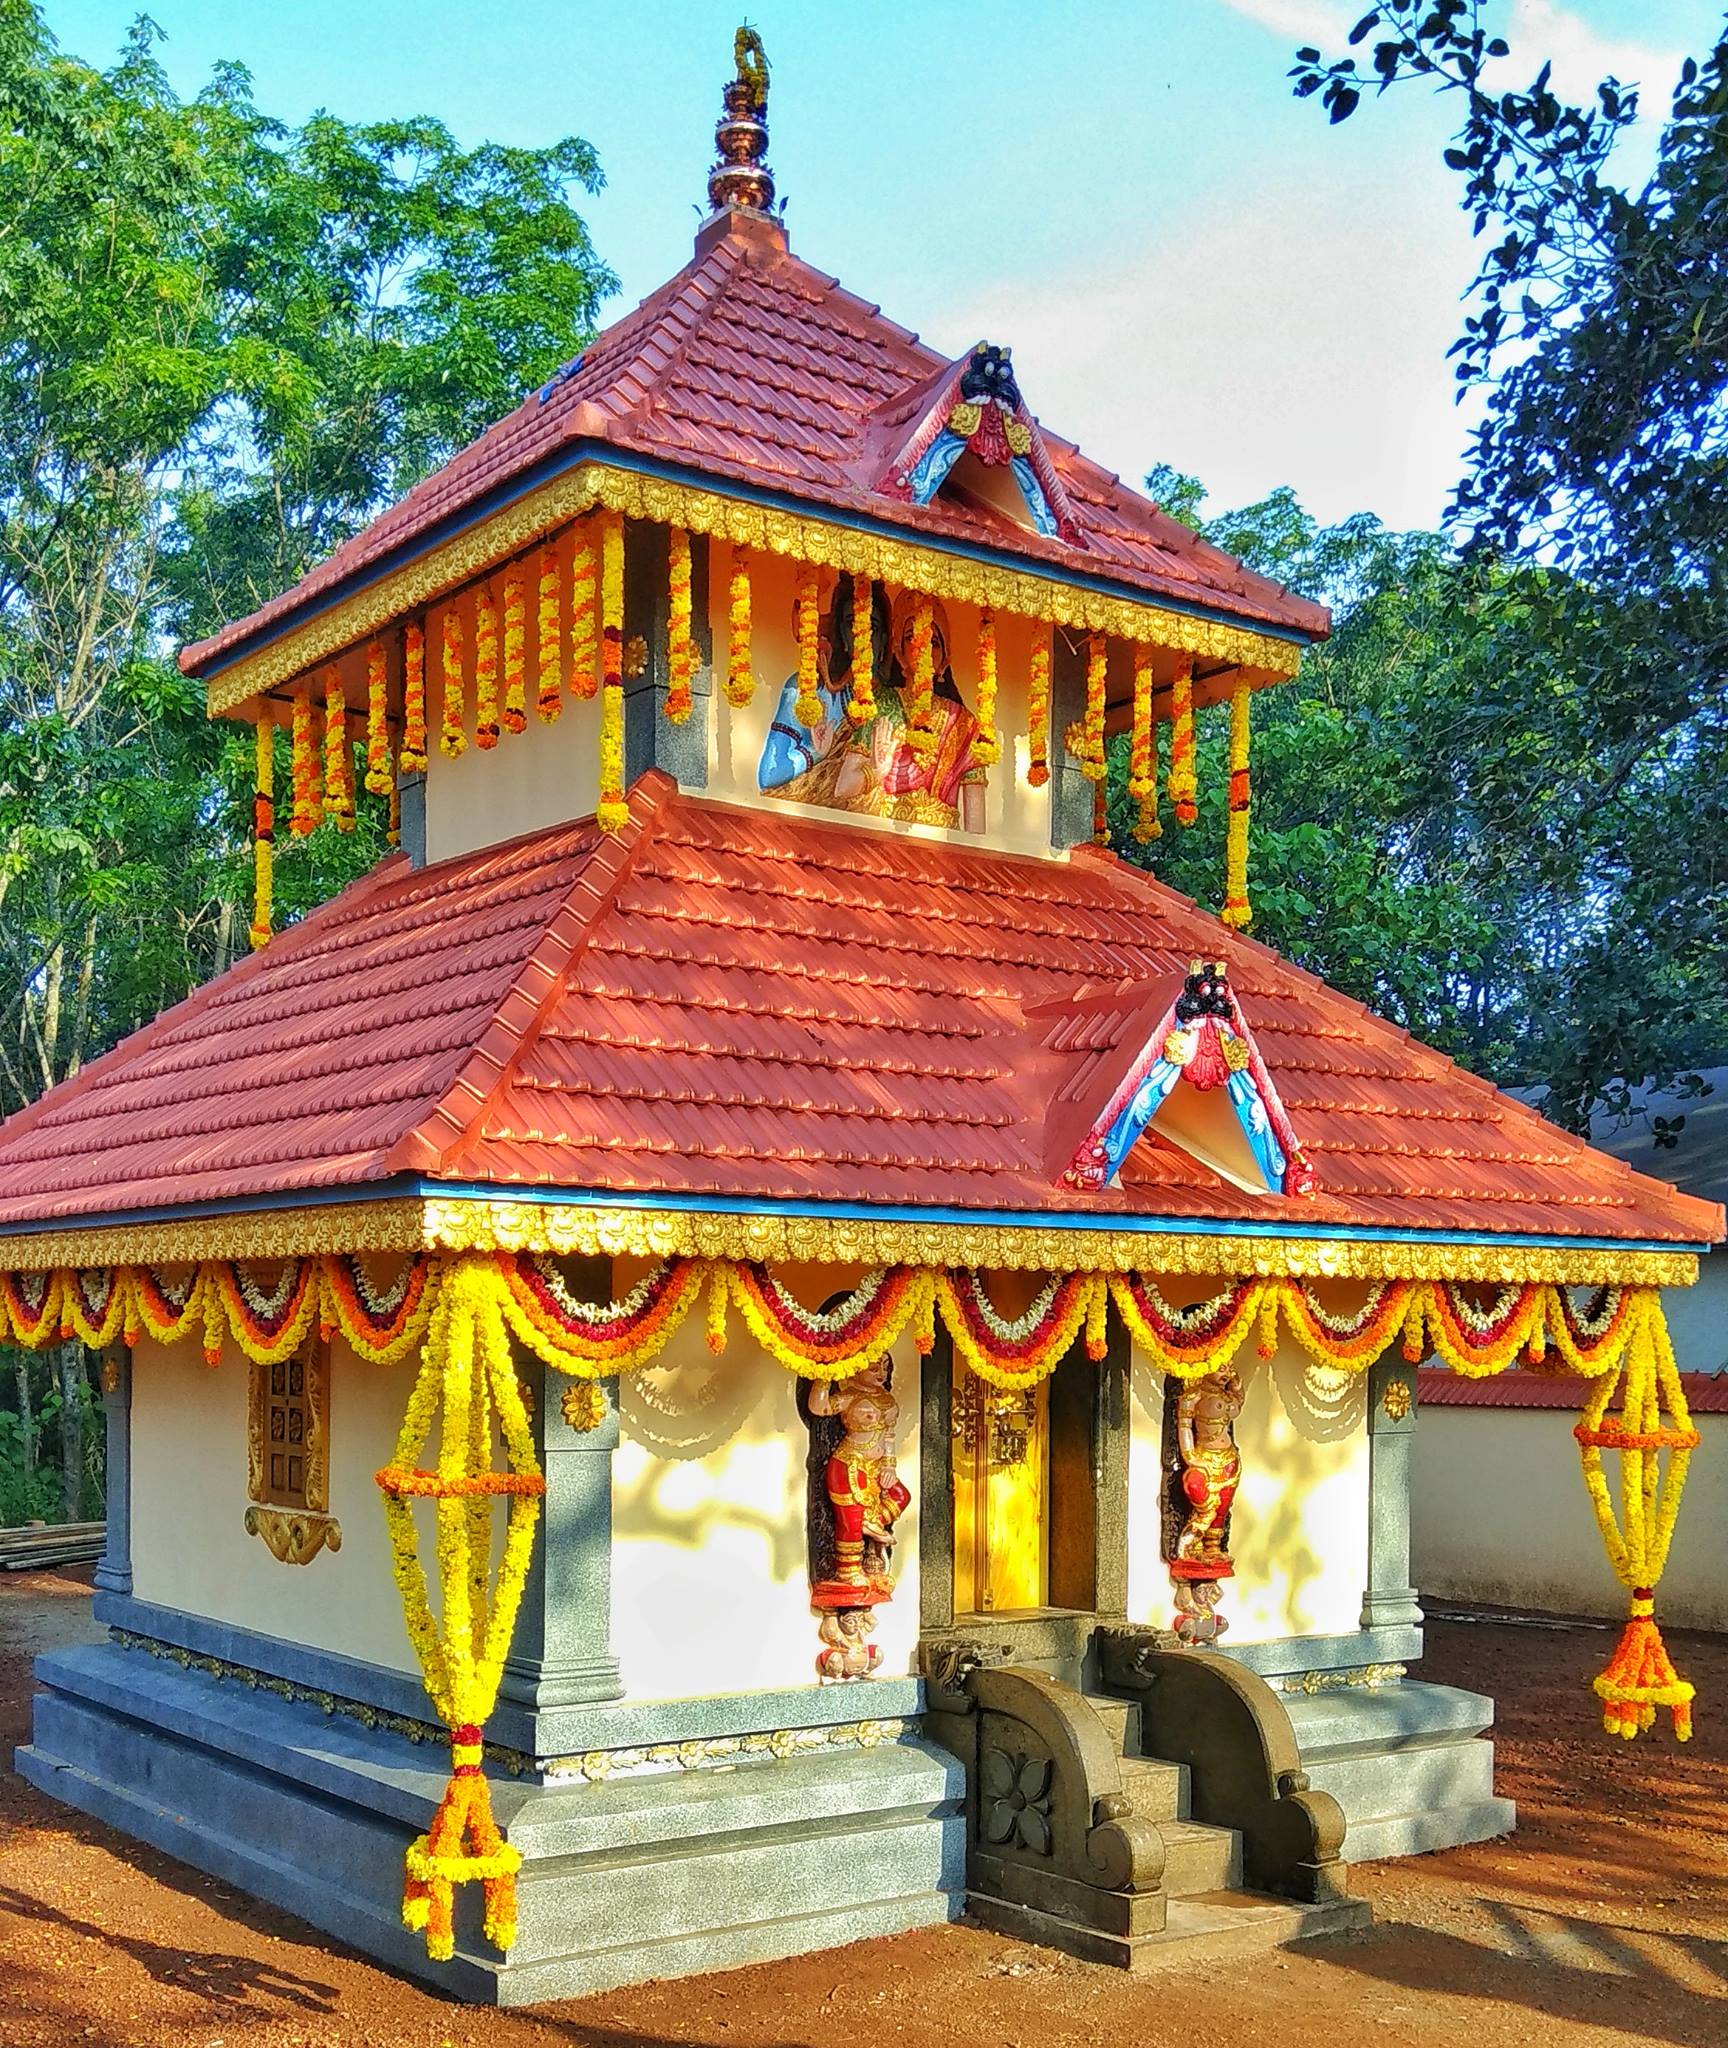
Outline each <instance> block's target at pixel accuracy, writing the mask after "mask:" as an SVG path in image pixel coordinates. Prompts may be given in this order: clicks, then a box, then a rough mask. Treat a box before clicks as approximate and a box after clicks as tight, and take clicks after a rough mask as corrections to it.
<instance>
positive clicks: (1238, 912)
mask: <svg viewBox="0 0 1728 2048" xmlns="http://www.w3.org/2000/svg"><path fill="white" fill-rule="evenodd" d="M1250 717H1251V714H1250V711H1249V699H1248V681H1247V678H1246V676H1244V674H1243V672H1242V671H1241V669H1238V670H1237V671H1236V687H1235V688H1234V689H1233V690H1232V691H1231V693H1230V821H1229V824H1228V825H1227V827H1226V828H1225V831H1226V837H1225V842H1224V908H1223V910H1222V911H1220V912H1219V915H1220V916H1221V917H1222V918H1223V920H1224V922H1225V923H1226V924H1227V925H1229V926H1230V928H1231V930H1232V931H1238V932H1240V931H1246V930H1247V928H1248V926H1249V925H1250V924H1251V923H1252V922H1253V919H1254V908H1253V905H1252V904H1251V903H1250V902H1249V901H1248V804H1249V796H1250V790H1249V780H1248V746H1249V733H1250Z"/></svg>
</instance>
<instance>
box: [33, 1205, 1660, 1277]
mask: <svg viewBox="0 0 1728 2048" xmlns="http://www.w3.org/2000/svg"><path fill="white" fill-rule="evenodd" d="M406 1251H539V1252H556V1253H559V1254H567V1255H571V1256H579V1257H596V1256H598V1257H606V1258H649V1259H661V1258H673V1257H686V1258H709V1259H758V1260H762V1261H764V1262H766V1263H771V1264H785V1263H792V1262H796V1263H799V1264H816V1265H835V1266H864V1267H874V1266H897V1265H906V1266H976V1267H981V1268H983V1269H985V1270H986V1271H1007V1270H1019V1271H1023V1272H1038V1273H1048V1272H1055V1273H1070V1272H1091V1273H1125V1272H1138V1271H1146V1272H1152V1273H1165V1274H1197V1275H1211V1276H1216V1277H1220V1278H1232V1279H1234V1278H1289V1279H1304V1280H1323V1279H1332V1278H1336V1279H1364V1280H1477V1281H1484V1282H1490V1283H1492V1282H1503V1281H1526V1280H1530V1281H1547V1282H1549V1283H1550V1284H1552V1285H1555V1286H1566V1287H1589V1286H1599V1285H1603V1284H1605V1283H1615V1284H1618V1285H1621V1286H1629V1287H1633V1286H1635V1287H1690V1286H1691V1285H1692V1284H1693V1282H1694V1281H1695V1280H1696V1279H1697V1278H1698V1254H1697V1253H1696V1252H1695V1251H1689V1250H1678V1249H1677V1250H1674V1251H1652V1250H1650V1249H1648V1248H1646V1247H1643V1246H1628V1247H1627V1248H1625V1249H1624V1250H1621V1249H1616V1248H1613V1247H1606V1248H1605V1247H1602V1246H1586V1245H1567V1244H1560V1243H1553V1242H1550V1243H1547V1244H1539V1245H1519V1244H1493V1243H1487V1244H1434V1243H1424V1242H1418V1241H1413V1240H1410V1239H1386V1238H1356V1239H1337V1238H1312V1237H1302V1236H1300V1235H1292V1236H1289V1237H1275V1238H1274V1237H1245V1236H1244V1237H1238V1236H1231V1235H1228V1234H1222V1233H1220V1234H1210V1233H1209V1234H1205V1235H1202V1234H1200V1233H1198V1232H1183V1231H1169V1232H1152V1231H1143V1230H1111V1229H1108V1228H1098V1229H1081V1230H1076V1229H1063V1228H1060V1227H1054V1226H1051V1225H1049V1224H1040V1223H1028V1224H1019V1223H1013V1224H1010V1223H982V1222H980V1223H958V1222H940V1223H938V1222H918V1221H895V1220H887V1219H884V1220H881V1221H874V1220H858V1219H854V1218H850V1217H825V1216H785V1215H775V1214H763V1215H716V1214H711V1213H708V1212H706V1211H694V1210H682V1209H627V1208H614V1207H611V1206H605V1207H599V1206H591V1205H587V1204H582V1203H575V1202H569V1203H559V1202H509V1201H486V1200H476V1199H470V1198H458V1197H453V1196H429V1197H424V1198H422V1197H419V1196H405V1197H394V1198H391V1199H388V1200H383V1201H376V1202H344V1203H334V1204H331V1205H329V1206H327V1207H317V1208H296V1209H275V1210H267V1211H263V1212H254V1213H250V1214H244V1215H227V1216H210V1217H197V1218H190V1219H187V1220H186V1221H183V1222H172V1221H162V1222H153V1223H133V1224H124V1223H119V1224H107V1225H102V1226H99V1227H95V1228H86V1229H77V1228H72V1229H67V1230H59V1231H46V1232H41V1233H38V1234H35V1235H32V1236H21V1237H15V1238H10V1239H8V1238H5V1237H0V1268H4V1269H8V1270H11V1271H16V1272H40V1271H42V1270H43V1269H45V1268H47V1267H52V1266H108V1265H145V1264H162V1265H173V1264H180V1263H189V1262H192V1261H195V1260H200V1259H229V1258H244V1259H260V1260H269V1259H286V1258H302V1257H307V1256H310V1255H312V1254H314V1253H318V1252H406Z"/></svg>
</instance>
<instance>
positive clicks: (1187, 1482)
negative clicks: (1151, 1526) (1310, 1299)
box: [1163, 1366, 1243, 1646]
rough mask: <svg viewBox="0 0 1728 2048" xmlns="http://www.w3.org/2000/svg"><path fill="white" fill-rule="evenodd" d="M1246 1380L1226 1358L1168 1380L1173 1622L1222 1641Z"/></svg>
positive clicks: (1167, 1505) (1168, 1556) (1167, 1542)
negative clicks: (1194, 1374)
mask: <svg viewBox="0 0 1728 2048" xmlns="http://www.w3.org/2000/svg"><path fill="white" fill-rule="evenodd" d="M1242 1398H1243V1396H1242V1382H1241V1380H1240V1379H1238V1378H1237V1376H1236V1373H1235V1372H1234V1370H1233V1369H1232V1368H1231V1367H1229V1366H1223V1367H1221V1368H1220V1369H1219V1370H1218V1371H1217V1372H1209V1373H1204V1374H1202V1375H1201V1376H1200V1377H1199V1378H1197V1379H1189V1380H1184V1379H1178V1378H1176V1376H1175V1375H1174V1374H1172V1375H1171V1376H1170V1377H1169V1378H1168V1379H1166V1381H1165V1385H1164V1498H1163V1506H1164V1514H1163V1550H1164V1558H1165V1563H1166V1568H1167V1570H1168V1571H1169V1573H1170V1580H1171V1584H1172V1586H1173V1587H1174V1589H1175V1595H1176V1613H1175V1617H1174V1620H1173V1623H1172V1626H1173V1627H1174V1629H1175V1632H1176V1634H1177V1636H1178V1637H1179V1638H1180V1639H1181V1640H1182V1641H1183V1642H1185V1643H1188V1644H1190V1645H1193V1646H1200V1645H1204V1644H1208V1643H1215V1642H1217V1640H1218V1638H1219V1637H1220V1636H1222V1635H1223V1634H1224V1632H1225V1630H1226V1629H1227V1628H1228V1627H1229V1625H1230V1624H1229V1623H1228V1622H1227V1621H1226V1620H1225V1618H1224V1616H1223V1615H1222V1614H1220V1613H1219V1612H1218V1603H1219V1601H1220V1600H1221V1599H1222V1597H1223V1593H1224V1581H1225V1580H1226V1579H1228V1578H1230V1577H1232V1576H1233V1574H1234V1573H1235V1570H1236V1566H1235V1563H1234V1561H1233V1560H1232V1558H1231V1556H1230V1506H1231V1503H1232V1502H1233V1501H1234V1500H1235V1498H1236V1487H1237V1484H1238V1482H1239V1481H1240V1479H1241V1476H1242V1459H1241V1454H1240V1453H1239V1452H1238V1450H1237V1448H1236V1418H1237V1417H1238V1416H1239V1415H1240V1414H1241V1413H1242Z"/></svg>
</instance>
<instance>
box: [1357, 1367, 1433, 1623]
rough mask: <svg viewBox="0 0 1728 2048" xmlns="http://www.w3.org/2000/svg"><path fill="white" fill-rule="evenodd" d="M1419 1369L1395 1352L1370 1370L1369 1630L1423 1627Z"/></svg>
mask: <svg viewBox="0 0 1728 2048" xmlns="http://www.w3.org/2000/svg"><path fill="white" fill-rule="evenodd" d="M1415 1428H1416V1368H1415V1367H1414V1366H1413V1365H1410V1364H1407V1363H1406V1362H1405V1360H1404V1358H1403V1357H1402V1356H1401V1354H1400V1353H1399V1352H1398V1351H1397V1350H1396V1348H1395V1349H1393V1350H1392V1351H1391V1352H1389V1353H1388V1354H1387V1355H1386V1356H1385V1357H1384V1358H1382V1359H1380V1360H1379V1361H1378V1363H1377V1364H1375V1365H1373V1366H1371V1367H1370V1368H1369V1371H1368V1585H1367V1588H1366V1590H1365V1591H1364V1592H1363V1595H1362V1626H1363V1627H1364V1628H1405V1627H1417V1628H1419V1627H1420V1626H1421V1625H1422V1610H1421V1608H1420V1607H1419V1606H1418V1605H1417V1604H1416V1589H1415V1587H1414V1586H1412V1585H1411V1583H1410V1439H1411V1436H1412V1435H1413V1433H1414V1431H1415Z"/></svg>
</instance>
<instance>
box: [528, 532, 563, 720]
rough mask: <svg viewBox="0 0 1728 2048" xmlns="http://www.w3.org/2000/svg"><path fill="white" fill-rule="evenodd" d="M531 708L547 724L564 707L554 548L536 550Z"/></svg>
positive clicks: (556, 552)
mask: <svg viewBox="0 0 1728 2048" xmlns="http://www.w3.org/2000/svg"><path fill="white" fill-rule="evenodd" d="M534 660H535V698H534V708H535V710H536V711H537V712H538V713H539V715H540V723H541V724H542V725H550V724H551V723H552V721H553V719H555V718H556V717H557V716H558V714H559V712H560V711H562V710H563V708H564V698H563V695H562V692H561V691H560V688H559V682H560V677H559V671H558V550H557V549H556V548H555V547H553V546H551V545H550V544H548V545H547V546H545V547H543V548H542V549H541V550H540V583H539V591H538V610H537V613H536V617H535V635H534Z"/></svg>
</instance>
